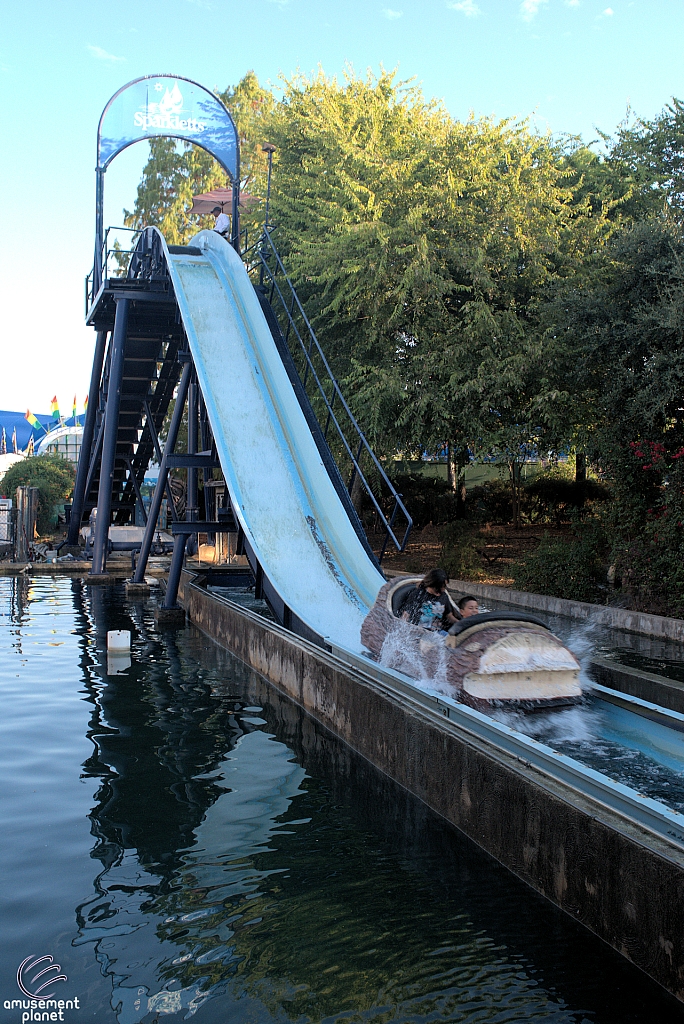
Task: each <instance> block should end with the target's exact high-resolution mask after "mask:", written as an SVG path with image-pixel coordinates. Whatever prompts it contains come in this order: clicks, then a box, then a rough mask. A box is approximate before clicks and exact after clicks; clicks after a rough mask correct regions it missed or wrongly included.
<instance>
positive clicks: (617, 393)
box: [546, 218, 684, 614]
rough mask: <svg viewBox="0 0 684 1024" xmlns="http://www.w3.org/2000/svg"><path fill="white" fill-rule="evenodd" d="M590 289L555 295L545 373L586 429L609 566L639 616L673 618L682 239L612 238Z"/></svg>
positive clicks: (679, 554) (679, 592) (683, 602)
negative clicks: (551, 358) (599, 484)
mask: <svg viewBox="0 0 684 1024" xmlns="http://www.w3.org/2000/svg"><path fill="white" fill-rule="evenodd" d="M597 263H598V264H599V265H597V266H596V267H595V272H594V276H593V278H592V279H591V280H590V279H589V278H585V280H584V282H583V284H582V287H577V285H576V282H574V283H573V284H572V287H570V286H569V285H568V286H567V287H566V288H564V289H561V290H560V291H559V293H558V294H557V295H556V296H555V299H554V302H553V304H552V306H550V307H549V309H547V311H546V315H547V316H548V315H550V313H551V311H553V314H554V324H553V328H550V330H552V331H553V333H554V336H555V351H556V353H557V355H558V364H557V367H556V370H557V372H558V373H559V374H563V373H565V374H567V375H568V377H570V376H571V377H572V388H571V391H572V392H574V394H576V395H577V396H578V400H581V404H582V409H583V412H582V415H581V418H582V419H584V421H585V423H591V424H592V429H591V439H590V443H591V445H592V447H593V455H594V459H595V461H597V462H598V463H599V464H600V466H601V468H602V469H603V471H604V472H605V474H606V475H607V476H608V477H609V478H610V480H611V483H612V492H613V501H612V503H611V505H610V509H609V512H608V526H609V528H610V529H609V532H610V536H611V538H612V541H613V550H612V559H613V561H614V562H615V564H616V565H617V567H618V572H619V575H620V576H621V578H622V580H623V583H624V585H625V586H626V588H627V589H629V590H630V591H631V592H632V593H633V594H634V596H635V599H636V600H637V602H638V603H640V604H641V605H642V606H644V607H651V608H653V607H659V608H660V609H661V610H669V611H670V612H675V613H677V614H679V613H681V612H682V611H683V610H684V572H683V571H682V565H683V564H684V532H683V530H682V523H683V522H684V466H682V458H683V456H684V406H683V403H682V394H683V393H684V240H683V239H682V236H681V232H680V230H679V229H678V228H677V227H675V226H674V225H673V224H668V223H667V222H666V221H665V220H663V219H662V218H661V219H653V220H650V221H645V222H643V223H640V224H637V225H635V226H634V227H633V228H631V229H629V230H627V229H626V230H623V231H621V232H619V233H618V234H616V235H615V237H614V238H613V239H612V241H611V244H610V245H609V246H607V247H606V250H605V252H604V253H603V254H602V256H601V258H600V260H598V261H597Z"/></svg>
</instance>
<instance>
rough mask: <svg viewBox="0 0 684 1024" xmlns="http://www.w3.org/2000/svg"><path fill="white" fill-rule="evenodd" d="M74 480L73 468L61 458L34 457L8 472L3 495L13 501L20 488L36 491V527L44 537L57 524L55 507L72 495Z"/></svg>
mask: <svg viewBox="0 0 684 1024" xmlns="http://www.w3.org/2000/svg"><path fill="white" fill-rule="evenodd" d="M75 479H76V473H75V471H74V467H73V466H72V465H71V463H70V462H69V461H68V460H67V459H63V458H62V457H61V455H34V456H31V458H28V459H22V461H21V462H15V463H14V465H13V466H11V467H10V468H9V469H8V470H7V472H6V473H5V475H4V476H3V478H2V480H0V494H4V495H6V496H7V497H8V498H12V499H14V498H15V493H16V490H17V487H37V488H38V492H39V493H38V518H37V522H36V527H37V529H38V533H39V534H41V535H43V534H46V533H49V532H50V528H51V526H52V525H53V524H54V522H55V506H56V505H57V504H59V502H61V501H64V499H65V498H68V497H69V495H70V494H71V493H72V491H73V489H74V481H75Z"/></svg>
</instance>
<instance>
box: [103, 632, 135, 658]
mask: <svg viewBox="0 0 684 1024" xmlns="http://www.w3.org/2000/svg"><path fill="white" fill-rule="evenodd" d="M130 649H131V631H130V630H129V629H110V630H109V632H108V633H107V650H108V651H109V652H110V653H111V654H119V653H121V654H124V653H125V652H127V651H130Z"/></svg>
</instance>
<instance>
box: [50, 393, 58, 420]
mask: <svg viewBox="0 0 684 1024" xmlns="http://www.w3.org/2000/svg"><path fill="white" fill-rule="evenodd" d="M50 412H51V413H52V418H53V420H58V419H59V402H58V401H57V395H53V398H52V401H51V402H50Z"/></svg>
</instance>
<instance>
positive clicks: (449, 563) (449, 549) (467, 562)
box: [439, 519, 482, 579]
mask: <svg viewBox="0 0 684 1024" xmlns="http://www.w3.org/2000/svg"><path fill="white" fill-rule="evenodd" d="M479 535H480V531H479V530H478V529H477V528H476V527H473V526H472V524H470V523H468V522H466V521H464V520H463V519H456V520H454V521H453V522H451V523H449V524H448V526H444V527H443V528H442V530H441V531H440V538H441V541H442V551H441V554H440V559H439V564H440V565H441V566H442V568H443V569H444V570H445V572H447V573H448V574H449V576H450V578H451V579H460V578H462V577H463V576H464V575H469V574H472V573H473V572H476V571H477V570H478V569H480V568H481V567H482V558H481V556H480V553H479V551H478V550H477V546H476V545H477V541H478V539H479Z"/></svg>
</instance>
